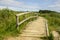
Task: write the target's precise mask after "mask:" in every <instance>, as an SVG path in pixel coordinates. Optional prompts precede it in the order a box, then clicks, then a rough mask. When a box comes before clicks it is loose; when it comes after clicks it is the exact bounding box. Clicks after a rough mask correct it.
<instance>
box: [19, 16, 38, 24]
mask: <svg viewBox="0 0 60 40" xmlns="http://www.w3.org/2000/svg"><path fill="white" fill-rule="evenodd" d="M34 17H37V16H31V17H28V18H26V19H25V20H23V21H21V22H20V23H18V25H21V24H22V23H23V22H25V21H27V20H29V19H30V18H34Z"/></svg>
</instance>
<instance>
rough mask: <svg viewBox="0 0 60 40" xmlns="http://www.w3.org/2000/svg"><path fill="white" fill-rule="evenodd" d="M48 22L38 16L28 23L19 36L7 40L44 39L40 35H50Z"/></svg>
mask: <svg viewBox="0 0 60 40" xmlns="http://www.w3.org/2000/svg"><path fill="white" fill-rule="evenodd" d="M46 24H47V23H46V19H44V18H42V17H39V18H37V20H34V21H32V22H30V23H28V24H27V25H26V27H25V29H23V30H22V31H21V34H20V35H19V36H18V37H15V38H8V39H7V40H43V39H42V38H40V37H46V36H48V35H46V33H47V32H48V31H47V29H48V26H47V28H46ZM48 33H49V32H48ZM44 40H47V39H44Z"/></svg>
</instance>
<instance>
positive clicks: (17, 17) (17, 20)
mask: <svg viewBox="0 0 60 40" xmlns="http://www.w3.org/2000/svg"><path fill="white" fill-rule="evenodd" d="M18 23H19V16H16V28H17V27H18V26H19V25H18Z"/></svg>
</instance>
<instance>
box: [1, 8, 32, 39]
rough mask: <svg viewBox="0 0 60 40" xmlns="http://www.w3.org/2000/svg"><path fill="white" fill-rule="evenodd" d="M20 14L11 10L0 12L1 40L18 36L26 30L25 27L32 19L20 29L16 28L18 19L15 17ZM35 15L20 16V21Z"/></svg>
mask: <svg viewBox="0 0 60 40" xmlns="http://www.w3.org/2000/svg"><path fill="white" fill-rule="evenodd" d="M18 13H20V12H17V11H13V10H9V9H2V10H0V40H3V39H4V38H5V37H8V36H17V35H18V34H19V33H20V30H21V29H23V28H24V26H25V25H26V24H27V23H28V22H30V21H31V20H32V19H29V20H27V21H26V22H24V23H23V24H21V25H20V26H19V27H18V29H19V30H18V29H17V28H16V17H15V15H16V14H18ZM31 15H33V14H27V15H23V16H20V17H19V18H20V19H19V20H20V21H22V20H23V19H26V18H27V17H29V16H31Z"/></svg>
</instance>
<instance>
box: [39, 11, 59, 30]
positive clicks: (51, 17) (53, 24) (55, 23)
mask: <svg viewBox="0 0 60 40" xmlns="http://www.w3.org/2000/svg"><path fill="white" fill-rule="evenodd" d="M39 16H42V17H45V18H46V19H47V20H48V24H49V29H50V30H51V31H52V30H56V31H60V13H58V12H55V11H47V10H46V11H45V10H43V11H40V12H39Z"/></svg>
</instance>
